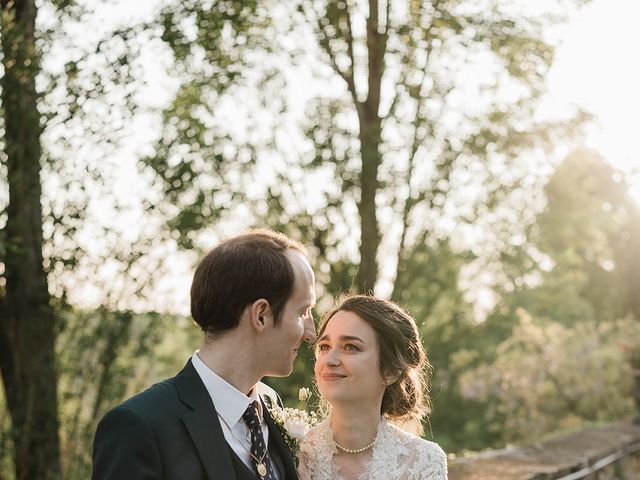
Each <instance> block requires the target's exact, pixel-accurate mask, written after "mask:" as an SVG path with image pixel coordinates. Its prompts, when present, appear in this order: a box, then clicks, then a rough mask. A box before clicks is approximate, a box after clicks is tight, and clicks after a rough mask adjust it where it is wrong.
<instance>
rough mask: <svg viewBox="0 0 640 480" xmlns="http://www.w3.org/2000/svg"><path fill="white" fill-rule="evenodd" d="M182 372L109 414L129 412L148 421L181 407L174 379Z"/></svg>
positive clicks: (136, 395) (160, 382)
mask: <svg viewBox="0 0 640 480" xmlns="http://www.w3.org/2000/svg"><path fill="white" fill-rule="evenodd" d="M183 372H184V370H183ZM183 372H180V373H179V374H178V375H176V376H175V377H172V378H167V379H164V380H161V381H159V382H157V383H154V384H153V385H151V386H149V387H147V388H146V389H145V390H143V391H141V392H139V393H137V394H135V395H133V396H132V397H129V398H128V399H126V400H124V401H123V402H122V403H120V404H119V405H116V406H115V407H114V408H112V409H111V411H110V412H113V411H119V412H123V411H129V412H132V413H135V414H136V415H137V416H139V417H142V418H148V419H151V418H153V417H155V416H156V414H159V415H166V413H167V412H169V411H171V410H172V409H175V408H176V407H177V406H178V405H181V401H180V398H179V395H178V392H177V388H176V378H178V376H179V375H181V374H182V373H183Z"/></svg>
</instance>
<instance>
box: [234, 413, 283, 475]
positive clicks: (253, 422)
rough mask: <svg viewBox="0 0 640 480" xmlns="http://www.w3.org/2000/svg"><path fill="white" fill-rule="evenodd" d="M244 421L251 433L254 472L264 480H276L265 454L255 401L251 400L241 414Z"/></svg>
mask: <svg viewBox="0 0 640 480" xmlns="http://www.w3.org/2000/svg"><path fill="white" fill-rule="evenodd" d="M242 418H243V419H244V422H245V423H246V424H247V427H249V433H250V434H251V455H252V456H253V457H252V458H251V460H252V461H253V464H254V466H255V468H256V472H258V475H260V478H263V479H265V480H276V475H275V473H274V470H273V464H272V463H271V459H270V458H269V456H268V455H267V446H266V445H265V443H264V437H263V436H262V426H261V425H260V417H258V410H257V408H256V404H255V402H251V403H250V404H249V406H248V407H247V409H246V410H245V411H244V414H243V415H242Z"/></svg>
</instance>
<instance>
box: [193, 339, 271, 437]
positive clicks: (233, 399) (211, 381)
mask: <svg viewBox="0 0 640 480" xmlns="http://www.w3.org/2000/svg"><path fill="white" fill-rule="evenodd" d="M191 362H192V363H193V367H194V368H195V369H196V372H198V375H199V376H200V378H201V379H202V382H203V383H204V386H205V388H206V389H207V392H208V393H209V396H210V397H211V400H212V401H213V404H214V405H215V406H216V411H217V412H218V415H220V416H221V417H222V418H223V420H224V421H225V422H226V423H227V424H228V425H229V426H230V427H231V428H233V427H234V426H235V425H236V423H238V421H239V420H240V419H241V418H242V414H243V413H244V412H245V410H246V409H247V407H248V406H249V404H250V403H251V402H254V401H256V402H257V406H258V416H259V417H260V420H261V421H262V402H261V401H260V397H259V395H258V388H257V386H256V385H254V386H253V388H252V389H251V392H249V396H247V395H245V394H244V393H242V392H241V391H240V390H238V389H237V388H236V387H234V386H233V385H231V384H230V383H229V382H227V381H226V380H224V379H223V378H222V377H220V376H219V375H217V374H216V373H215V372H214V371H213V370H211V369H210V368H209V367H208V366H207V365H206V364H205V363H204V362H203V361H202V360H201V359H200V357H199V356H198V352H197V351H196V352H195V353H194V354H193V355H192V357H191Z"/></svg>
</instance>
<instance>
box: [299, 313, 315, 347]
mask: <svg viewBox="0 0 640 480" xmlns="http://www.w3.org/2000/svg"><path fill="white" fill-rule="evenodd" d="M302 339H303V340H304V341H305V342H308V343H313V342H315V341H316V322H315V321H314V320H313V315H307V318H305V320H304V334H303V336H302Z"/></svg>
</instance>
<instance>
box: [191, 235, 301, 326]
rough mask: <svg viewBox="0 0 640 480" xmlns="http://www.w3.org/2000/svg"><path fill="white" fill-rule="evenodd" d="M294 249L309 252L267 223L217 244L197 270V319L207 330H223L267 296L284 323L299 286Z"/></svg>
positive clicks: (193, 295)
mask: <svg viewBox="0 0 640 480" xmlns="http://www.w3.org/2000/svg"><path fill="white" fill-rule="evenodd" d="M289 250H297V251H299V252H302V253H303V254H305V255H306V249H305V248H304V246H303V245H302V244H301V243H299V242H297V241H295V240H292V239H290V238H289V237H287V236H286V235H284V234H282V233H277V232H273V231H271V230H265V229H260V230H252V231H250V232H248V233H245V234H242V235H238V236H236V237H233V238H231V239H229V240H227V241H225V242H223V243H221V244H220V245H218V246H217V247H216V248H214V249H213V250H211V251H210V252H209V253H207V254H206V255H205V256H204V258H203V259H202V260H201V261H200V264H199V265H198V267H197V268H196V271H195V274H194V276H193V283H192V285H191V316H192V317H193V320H194V321H195V322H196V323H197V324H198V326H199V327H200V328H201V329H202V330H203V331H204V332H206V333H210V334H218V333H222V332H224V331H227V330H231V329H233V328H235V327H236V326H237V325H238V322H239V321H240V317H241V315H242V312H243V311H244V309H245V308H246V307H247V306H248V305H250V304H251V303H253V302H254V301H256V300H258V299H260V298H264V299H266V300H267V301H268V302H269V304H270V306H271V310H272V312H273V318H274V322H275V323H276V324H278V322H279V321H280V316H281V313H282V310H283V309H284V306H285V304H286V302H287V300H288V299H289V296H291V294H292V292H293V288H294V281H295V278H294V272H293V267H292V266H291V261H290V260H289V258H288V256H287V252H288V251H289Z"/></svg>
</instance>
